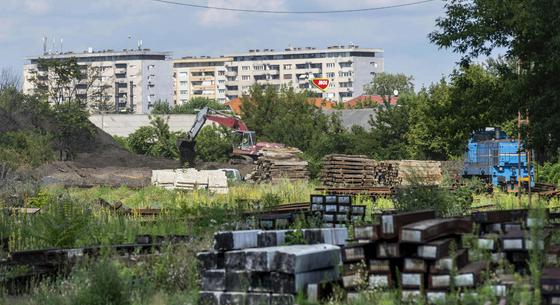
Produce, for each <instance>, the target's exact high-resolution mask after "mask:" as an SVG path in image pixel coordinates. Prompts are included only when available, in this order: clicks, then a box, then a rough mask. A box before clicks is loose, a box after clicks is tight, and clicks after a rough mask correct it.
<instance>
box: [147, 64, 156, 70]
mask: <svg viewBox="0 0 560 305" xmlns="http://www.w3.org/2000/svg"><path fill="white" fill-rule="evenodd" d="M155 67H156V66H155V65H148V71H152V70H153V69H154V68H155Z"/></svg>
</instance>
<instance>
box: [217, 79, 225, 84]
mask: <svg viewBox="0 0 560 305" xmlns="http://www.w3.org/2000/svg"><path fill="white" fill-rule="evenodd" d="M225 83H226V80H225V79H220V80H219V81H218V84H225Z"/></svg>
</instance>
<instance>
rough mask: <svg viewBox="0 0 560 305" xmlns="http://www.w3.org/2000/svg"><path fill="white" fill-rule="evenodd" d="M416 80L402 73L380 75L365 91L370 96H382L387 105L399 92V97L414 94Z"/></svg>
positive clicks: (376, 76)
mask: <svg viewBox="0 0 560 305" xmlns="http://www.w3.org/2000/svg"><path fill="white" fill-rule="evenodd" d="M413 80H414V78H413V77H412V76H408V75H405V74H402V73H397V74H391V73H385V72H382V73H378V74H376V75H375V76H374V77H373V81H372V82H371V84H369V85H367V86H366V88H365V91H366V93H367V94H369V95H380V96H381V97H382V98H383V101H384V102H385V103H388V102H389V101H390V97H391V96H393V95H394V91H395V90H397V91H398V94H399V95H405V94H412V93H414V84H413V83H412V81H413Z"/></svg>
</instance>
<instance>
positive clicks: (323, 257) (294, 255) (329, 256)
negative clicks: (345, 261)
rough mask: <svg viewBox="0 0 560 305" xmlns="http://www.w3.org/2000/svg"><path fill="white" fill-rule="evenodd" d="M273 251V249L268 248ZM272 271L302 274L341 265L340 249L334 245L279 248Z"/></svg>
mask: <svg viewBox="0 0 560 305" xmlns="http://www.w3.org/2000/svg"><path fill="white" fill-rule="evenodd" d="M267 249H273V248H267ZM273 251H277V253H276V255H274V260H273V262H272V268H271V270H274V271H279V272H285V273H291V274H294V273H300V272H305V271H311V270H318V269H323V268H328V267H333V266H338V265H340V261H341V257H340V256H341V255H340V248H339V247H337V246H333V245H327V244H318V245H295V246H284V247H277V248H276V249H274V250H273Z"/></svg>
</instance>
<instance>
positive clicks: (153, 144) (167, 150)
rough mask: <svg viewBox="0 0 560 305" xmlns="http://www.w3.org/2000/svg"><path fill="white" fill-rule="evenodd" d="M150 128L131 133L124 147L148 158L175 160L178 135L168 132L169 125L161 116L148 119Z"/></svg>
mask: <svg viewBox="0 0 560 305" xmlns="http://www.w3.org/2000/svg"><path fill="white" fill-rule="evenodd" d="M150 118H151V121H150V126H142V127H140V128H138V129H137V130H136V131H134V132H133V133H131V134H130V135H129V136H128V138H127V140H126V146H125V147H127V148H128V149H130V150H131V151H133V152H135V153H137V154H142V155H148V156H154V157H166V158H177V157H178V155H179V152H178V150H177V146H176V144H175V143H176V141H177V137H178V134H177V133H173V132H171V131H170V130H169V124H168V123H167V121H166V120H165V119H164V118H163V117H161V116H153V117H150Z"/></svg>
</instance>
